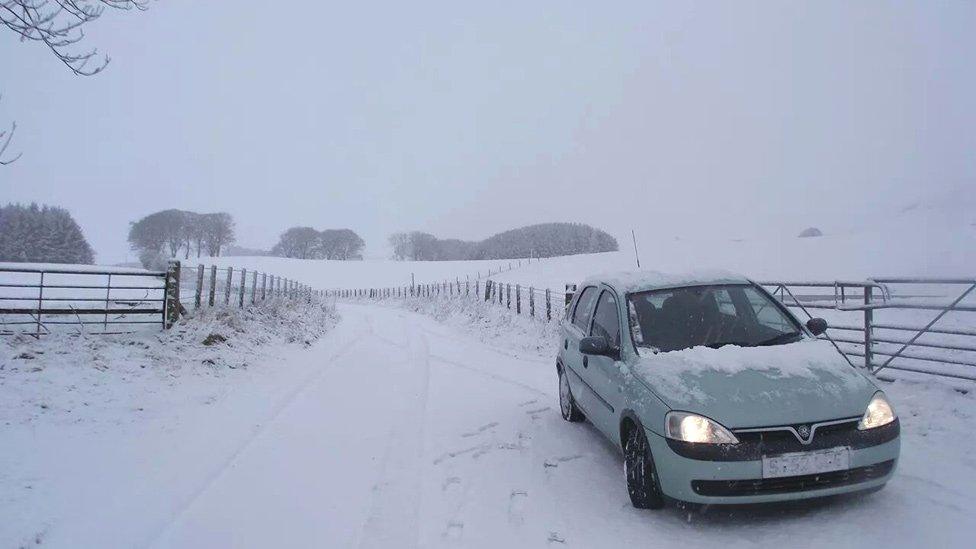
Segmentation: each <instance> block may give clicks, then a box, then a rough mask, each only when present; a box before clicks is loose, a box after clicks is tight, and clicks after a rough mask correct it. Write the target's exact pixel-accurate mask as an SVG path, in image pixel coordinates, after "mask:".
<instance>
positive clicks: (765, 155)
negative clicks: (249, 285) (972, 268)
mask: <svg viewBox="0 0 976 549" xmlns="http://www.w3.org/2000/svg"><path fill="white" fill-rule="evenodd" d="M974 28H976V3H973V2H918V3H915V4H911V3H897V4H895V3H890V4H889V3H879V2H846V1H845V2H815V3H811V2H803V3H798V2H797V3H786V2H761V3H751V2H740V1H736V2H727V3H717V2H709V3H705V4H694V3H686V2H668V3H658V2H646V1H639V2H626V3H625V2H618V3H604V2H567V1H565V0H562V1H551V2H547V1H539V2H479V3H473V2H472V3H460V2H436V3H430V2H419V1H413V2H389V3H378V2H335V3H333V2H322V1H312V0H292V1H290V2H286V3H283V4H280V5H279V4H278V3H276V2H256V1H252V0H237V1H235V2H201V1H199V0H159V1H157V2H154V3H153V4H152V6H151V9H150V10H149V11H147V12H144V13H109V14H107V15H106V16H105V17H104V18H103V19H102V20H100V21H98V22H97V24H95V25H93V26H92V27H91V28H90V29H89V32H88V38H87V44H88V45H92V46H98V47H99V49H100V50H101V51H104V52H106V53H109V54H110V55H111V57H112V59H113V61H112V64H111V65H110V66H109V68H108V69H107V70H106V71H105V72H104V73H102V74H100V75H98V76H96V77H92V78H79V77H74V76H72V75H70V74H69V73H68V71H67V70H66V69H65V68H64V67H63V66H61V65H60V64H59V62H58V61H57V60H55V59H54V58H53V57H52V56H51V55H50V54H49V53H48V52H47V51H46V50H45V49H44V48H43V47H41V46H38V45H37V44H31V43H27V44H25V43H21V42H19V41H18V40H17V39H16V37H15V35H14V34H13V33H11V32H10V31H9V30H7V29H0V93H3V96H4V97H3V101H2V102H0V124H6V123H7V122H9V121H11V120H17V122H18V124H19V126H20V128H19V130H18V132H17V137H16V142H15V145H14V147H15V148H16V150H18V151H23V153H24V156H23V158H22V159H21V160H20V161H18V162H17V163H15V164H14V165H12V166H9V167H6V168H0V202H8V201H14V202H17V201H20V202H29V201H38V202H43V203H48V204H55V205H60V206H64V207H66V208H68V209H70V210H71V211H72V213H73V214H74V215H75V217H76V219H78V221H79V223H81V225H82V228H83V229H84V231H85V233H86V234H87V236H88V237H89V240H90V241H91V242H92V244H93V246H94V247H95V248H96V251H97V253H98V260H99V261H100V262H106V263H111V262H117V261H123V260H125V259H127V258H129V259H131V258H132V257H133V256H132V254H129V252H128V249H127V245H126V242H125V236H126V231H127V228H128V222H129V221H132V220H135V219H137V218H139V217H141V216H142V215H145V214H147V213H150V212H152V211H155V210H160V209H164V208H170V207H175V208H183V209H191V210H197V211H214V210H225V211H228V212H230V213H232V214H233V215H234V216H235V218H236V220H237V223H238V233H239V243H240V244H242V245H245V246H259V247H268V246H270V245H271V244H272V243H273V242H274V241H275V240H276V238H277V235H278V234H279V233H280V232H282V231H283V230H284V229H285V228H287V227H289V226H292V225H311V226H314V227H317V228H320V229H321V228H338V227H348V228H351V229H354V230H356V231H357V232H359V233H360V234H361V235H362V236H363V237H364V238H365V239H366V240H367V242H368V245H369V251H370V252H371V253H374V254H375V253H380V252H382V250H383V248H384V241H385V238H386V235H387V234H389V233H390V232H391V231H395V230H403V229H421V230H426V231H429V232H432V233H435V234H437V235H438V236H442V237H460V238H468V239H475V238H482V237H485V236H488V235H490V234H492V233H494V232H497V231H500V230H504V229H508V228H512V227H515V226H520V225H525V224H529V223H536V222H543V221H563V220H564V221H583V222H588V223H591V224H594V225H596V226H600V227H603V228H605V229H607V230H609V231H611V232H612V233H614V234H616V235H617V236H618V237H624V236H629V233H628V230H629V228H630V227H631V226H636V227H637V229H638V231H641V232H648V231H658V232H664V233H667V234H672V233H673V234H676V235H691V234H702V233H706V232H719V233H721V234H728V235H730V236H743V237H749V236H750V235H754V234H756V233H758V232H761V231H769V230H775V231H786V232H789V233H795V232H798V231H799V230H800V229H802V228H804V227H806V226H809V225H820V226H825V227H826V228H827V229H828V230H829V229H830V228H842V227H847V226H853V225H856V224H857V223H858V222H859V220H860V222H863V221H864V220H866V219H870V218H873V217H876V216H880V215H883V214H885V213H886V212H889V211H892V210H896V209H897V208H899V207H900V206H902V205H904V204H905V203H907V202H910V201H911V200H913V199H914V198H915V197H917V196H918V195H919V194H921V193H923V192H927V191H929V190H934V191H944V190H946V189H966V188H969V189H972V188H974V187H976V152H974V151H976V137H974V135H976V131H974V128H976V101H974V100H973V98H974V97H976V70H974V55H976V54H974V52H976V32H973V29H974Z"/></svg>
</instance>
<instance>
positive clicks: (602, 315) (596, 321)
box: [590, 290, 620, 347]
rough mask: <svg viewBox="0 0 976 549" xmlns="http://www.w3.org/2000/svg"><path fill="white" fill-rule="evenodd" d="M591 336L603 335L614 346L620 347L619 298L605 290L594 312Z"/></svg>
mask: <svg viewBox="0 0 976 549" xmlns="http://www.w3.org/2000/svg"><path fill="white" fill-rule="evenodd" d="M590 335H591V336H602V337H605V338H606V339H607V341H608V342H610V345H612V346H614V347H620V319H619V318H618V317H617V299H616V298H615V297H614V296H613V293H611V292H609V291H606V290H604V291H603V293H602V294H601V295H600V301H599V302H597V304H596V311H595V312H594V313H593V328H592V329H591V330H590Z"/></svg>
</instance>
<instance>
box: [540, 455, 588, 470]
mask: <svg viewBox="0 0 976 549" xmlns="http://www.w3.org/2000/svg"><path fill="white" fill-rule="evenodd" d="M581 457H583V455H582V454H573V455H571V456H562V457H557V458H555V459H547V460H546V461H545V462H544V463H543V464H542V466H543V467H546V468H550V467H559V464H560V463H567V462H570V461H575V460H577V459H580V458H581Z"/></svg>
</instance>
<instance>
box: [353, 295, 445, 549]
mask: <svg viewBox="0 0 976 549" xmlns="http://www.w3.org/2000/svg"><path fill="white" fill-rule="evenodd" d="M368 314H369V313H368V312H367V315H368ZM366 318H367V322H368V323H369V324H370V325H372V317H371V316H367V317H366ZM398 320H400V321H401V326H400V328H401V329H402V331H403V336H404V338H405V340H406V343H398V342H396V341H393V340H391V339H389V338H387V337H385V336H383V335H381V334H379V333H376V332H374V339H376V340H378V341H381V342H383V343H385V344H387V345H389V346H392V347H394V348H396V349H400V350H402V349H404V348H405V347H406V350H407V354H408V356H409V357H410V359H409V361H408V363H407V364H408V366H409V367H408V368H407V369H406V370H405V371H403V372H397V376H396V377H397V380H396V381H399V382H400V383H401V384H402V386H403V387H404V388H405V389H406V394H407V395H413V397H412V398H407V399H405V406H404V408H403V410H401V413H399V414H398V416H397V417H396V418H395V419H394V421H393V424H392V425H391V427H390V429H389V435H388V436H387V443H386V447H385V449H384V455H383V458H382V462H381V468H380V478H379V480H378V482H377V484H375V485H374V487H373V493H372V501H371V504H370V511H369V514H368V516H367V519H366V522H365V523H364V524H363V528H362V533H361V537H360V540H359V544H358V546H359V547H360V548H362V549H373V548H384V547H416V546H417V544H418V536H419V517H420V512H421V508H422V502H421V497H422V491H421V486H422V485H423V479H424V474H423V473H424V469H425V466H424V441H425V432H426V429H425V426H426V423H427V404H428V400H429V398H430V358H431V357H430V348H429V345H428V341H427V337H426V335H425V334H424V333H423V332H422V331H420V330H418V329H416V328H415V327H413V326H411V325H410V324H409V323H408V322H406V321H405V319H403V318H402V317H398ZM384 381H386V382H394V380H384Z"/></svg>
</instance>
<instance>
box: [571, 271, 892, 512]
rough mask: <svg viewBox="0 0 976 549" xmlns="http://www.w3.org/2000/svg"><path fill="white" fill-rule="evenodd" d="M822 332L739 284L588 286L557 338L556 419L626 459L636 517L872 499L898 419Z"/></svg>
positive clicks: (636, 275)
mask: <svg viewBox="0 0 976 549" xmlns="http://www.w3.org/2000/svg"><path fill="white" fill-rule="evenodd" d="M826 329H827V323H826V322H825V321H823V320H822V319H812V320H810V321H809V322H807V323H806V324H803V323H801V322H800V321H799V320H798V319H797V318H796V317H795V316H794V315H793V314H792V313H791V312H790V311H789V310H788V309H787V308H786V307H784V306H783V305H782V304H781V303H780V302H779V301H777V300H776V299H775V298H773V297H772V296H771V295H770V294H769V293H768V292H767V291H766V290H765V289H763V288H762V287H760V286H759V285H757V284H754V283H753V282H751V281H749V280H748V279H746V278H744V277H741V276H737V275H731V274H727V273H717V274H705V275H690V276H670V275H662V274H658V273H651V272H633V273H621V274H618V275H607V276H601V277H597V278H593V279H589V280H587V281H585V282H583V284H581V285H580V286H579V291H578V292H576V295H575V296H574V297H573V300H572V301H571V303H570V304H569V307H568V308H567V311H566V317H565V319H564V320H563V322H562V326H561V339H562V341H561V348H560V350H559V355H558V357H557V362H556V368H557V372H558V375H559V400H560V409H561V412H562V416H563V418H564V419H566V420H567V421H581V420H583V419H588V420H589V421H590V422H591V423H592V424H593V425H594V426H596V428H597V429H598V430H599V431H601V432H602V433H603V434H604V435H606V436H607V437H608V438H609V439H610V440H611V442H612V443H613V444H615V445H616V446H617V447H618V448H620V449H621V450H622V451H623V454H624V469H625V473H626V479H627V488H628V492H629V493H630V498H631V502H632V503H633V505H634V506H636V507H640V508H658V507H661V506H663V505H664V503H665V501H666V500H667V499H673V500H679V501H685V502H692V503H702V504H713V503H720V504H725V503H761V502H773V501H783V500H797V499H804V498H812V497H820V496H828V495H834V494H842V493H849V492H857V491H864V490H872V489H880V488H881V487H882V486H884V484H885V483H886V482H888V480H889V479H890V478H891V476H892V474H893V473H894V471H895V465H896V463H897V461H898V455H899V449H900V446H899V445H900V440H899V429H900V428H899V423H898V418H897V417H896V415H895V413H894V410H893V408H892V406H891V404H890V403H889V402H888V400H887V398H886V397H885V395H884V393H883V392H882V391H881V390H879V389H878V387H877V386H876V385H875V384H874V382H873V381H872V379H871V378H869V377H868V376H866V375H864V374H862V373H861V372H859V371H858V370H857V369H855V368H852V367H851V366H850V365H849V364H848V363H847V362H846V361H844V360H843V358H842V357H841V356H840V355H839V354H838V353H837V351H836V350H835V349H834V348H833V346H832V345H831V344H830V343H829V342H826V341H822V340H819V339H818V338H817V336H818V335H820V334H822V333H823V332H824V331H825V330H826Z"/></svg>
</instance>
